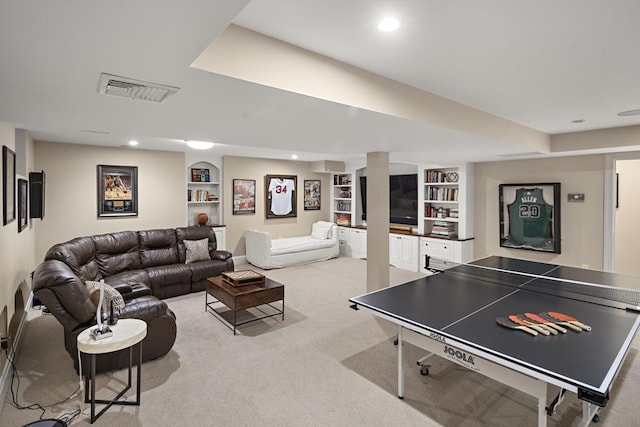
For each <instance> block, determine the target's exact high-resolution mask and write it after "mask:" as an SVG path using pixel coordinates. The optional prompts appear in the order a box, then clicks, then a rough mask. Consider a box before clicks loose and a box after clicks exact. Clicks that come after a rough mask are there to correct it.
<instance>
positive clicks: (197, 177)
mask: <svg viewBox="0 0 640 427" xmlns="http://www.w3.org/2000/svg"><path fill="white" fill-rule="evenodd" d="M191 182H211V177H210V176H209V169H206V168H191Z"/></svg>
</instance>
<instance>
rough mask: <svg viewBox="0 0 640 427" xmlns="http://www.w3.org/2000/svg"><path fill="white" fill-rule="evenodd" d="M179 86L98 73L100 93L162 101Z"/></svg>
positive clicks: (176, 90)
mask: <svg viewBox="0 0 640 427" xmlns="http://www.w3.org/2000/svg"><path fill="white" fill-rule="evenodd" d="M179 90H180V88H178V87H173V86H166V85H161V84H157V83H151V82H144V81H142V80H135V79H130V78H128V77H121V76H114V75H111V74H105V73H102V74H100V81H99V82H98V93H99V94H101V95H112V96H122V97H124V98H130V99H139V100H141V101H148V102H158V103H162V102H164V101H165V100H166V99H167V98H168V97H170V96H171V95H173V94H175V93H176V92H178V91H179Z"/></svg>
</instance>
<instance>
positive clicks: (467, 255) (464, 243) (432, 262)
mask: <svg viewBox="0 0 640 427" xmlns="http://www.w3.org/2000/svg"><path fill="white" fill-rule="evenodd" d="M472 259H473V240H471V239H469V240H446V239H435V238H430V237H420V271H421V272H423V273H428V272H429V269H435V270H444V269H446V268H448V267H450V266H452V265H454V264H461V263H465V262H469V261H472Z"/></svg>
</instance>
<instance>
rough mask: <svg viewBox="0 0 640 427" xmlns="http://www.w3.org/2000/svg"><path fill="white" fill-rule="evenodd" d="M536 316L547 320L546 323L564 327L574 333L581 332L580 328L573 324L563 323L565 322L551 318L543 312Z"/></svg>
mask: <svg viewBox="0 0 640 427" xmlns="http://www.w3.org/2000/svg"><path fill="white" fill-rule="evenodd" d="M538 314H539V315H540V317H543V318H545V319H547V320H548V321H550V322H553V323H557V324H559V325H564V326H566V327H567V328H569V329H571V330H573V331H576V332H582V328H580V327H578V326H576V325H574V324H573V323H571V322H565V321H562V320H559V319H556V318H554V317H551V316H549V314H548V313H547V312H545V311H543V312H542V313H538Z"/></svg>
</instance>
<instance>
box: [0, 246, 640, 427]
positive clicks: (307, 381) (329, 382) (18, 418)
mask: <svg viewBox="0 0 640 427" xmlns="http://www.w3.org/2000/svg"><path fill="white" fill-rule="evenodd" d="M243 268H253V267H250V266H238V267H237V269H243ZM267 275H268V276H269V277H271V278H273V279H275V280H278V281H281V282H282V283H284V284H285V307H286V308H285V320H284V322H282V321H280V320H279V318H274V319H268V320H264V321H259V322H256V323H253V324H249V325H245V326H242V327H241V328H240V331H241V333H242V335H237V336H233V335H232V332H231V331H230V330H229V329H228V328H227V327H226V326H224V325H223V324H222V323H221V322H220V321H219V320H218V319H216V318H215V317H214V316H212V315H211V314H209V313H207V312H205V311H204V293H202V292H201V293H198V294H191V295H185V296H181V297H176V298H172V299H170V300H167V302H168V304H169V305H170V307H171V308H172V309H173V310H174V311H175V313H176V316H177V319H178V338H177V342H176V344H175V346H174V348H173V350H172V351H171V352H169V353H168V354H167V355H166V356H164V357H162V358H160V359H158V360H155V361H152V362H148V363H145V364H144V365H143V371H142V405H141V406H140V407H134V406H114V407H112V408H111V409H109V410H108V411H107V412H106V413H105V414H104V415H103V416H102V417H101V418H100V419H99V420H98V421H97V422H96V423H95V425H98V426H100V425H104V426H170V425H179V426H362V425H369V426H391V425H394V426H400V425H401V426H436V425H444V426H509V427H511V426H535V425H536V422H537V418H536V417H537V415H536V402H535V401H534V399H533V398H530V397H529V396H527V395H525V394H523V393H520V392H518V391H516V390H513V389H511V388H509V387H507V386H504V385H502V384H500V383H497V382H495V381H493V380H490V379H487V378H485V377H483V376H481V375H478V374H475V373H472V372H470V371H468V370H466V369H464V368H461V367H459V366H457V365H455V364H452V363H450V362H447V361H445V360H443V359H439V358H433V359H432V360H431V361H430V363H431V365H432V367H431V369H430V375H429V376H421V375H420V374H419V371H418V367H417V365H416V360H417V359H418V358H419V357H421V356H422V355H423V354H424V352H423V351H421V350H420V349H418V348H417V347H415V346H413V345H411V344H408V343H407V344H405V369H406V371H405V372H406V373H405V398H404V400H400V399H398V398H397V397H396V392H397V388H396V387H397V383H396V381H397V379H396V347H395V346H394V345H393V335H394V330H395V329H394V328H392V327H389V325H387V324H384V323H381V322H382V321H377V320H375V319H374V318H372V316H371V315H369V314H367V313H365V312H363V311H354V310H352V309H350V308H349V304H348V299H349V298H350V297H352V296H356V295H360V294H362V293H365V283H364V281H365V275H366V264H365V262H364V261H362V260H358V259H352V258H338V259H335V260H331V261H327V262H321V263H315V264H309V265H304V266H298V267H293V268H287V269H280V270H272V271H269V272H267ZM419 276H420V275H419V274H418V273H412V272H408V271H404V270H398V269H392V271H391V281H392V283H399V282H402V281H406V280H410V279H413V278H416V277H419ZM30 318H31V319H30V321H29V322H28V323H27V325H26V328H25V330H24V336H23V340H22V345H21V348H20V351H19V356H18V360H17V365H18V369H19V374H20V378H21V382H20V392H19V395H18V399H19V402H20V403H21V404H22V405H25V406H26V405H28V404H31V403H36V402H37V403H40V404H48V403H53V402H57V401H60V400H62V399H64V398H65V397H67V396H69V395H71V393H72V392H73V391H74V390H75V389H76V387H77V385H78V381H79V379H78V377H77V376H76V375H75V373H74V371H73V368H72V363H71V359H70V358H69V357H68V356H67V354H66V352H65V351H64V348H63V338H62V328H61V326H60V325H59V324H58V322H57V321H56V320H55V319H54V318H53V317H52V316H50V315H40V314H39V312H34V313H33V314H32V315H31V316H30ZM638 348H639V339H638V338H636V340H635V341H634V343H633V348H632V349H631V351H630V354H629V356H628V357H627V360H626V362H625V364H624V366H623V369H622V371H621V373H620V376H619V378H618V380H617V382H616V383H615V386H614V389H613V391H612V393H611V397H612V400H611V401H610V402H609V404H608V405H607V407H606V408H605V409H604V411H602V414H601V419H602V420H601V422H600V424H599V425H600V426H609V427H610V426H621V425H626V426H634V425H635V426H637V425H640V415H639V413H638V406H637V404H638V397H637V396H638V395H639V391H640V374H639V373H640V369H638V367H639V365H640V358H639V357H637V353H638ZM124 373H125V372H124V371H121V372H117V373H115V374H105V375H100V376H99V381H98V394H99V396H100V397H102V398H108V397H111V396H112V394H113V393H114V392H115V390H116V389H118V388H120V387H121V383H120V381H122V380H123V379H124V378H125V375H124ZM552 392H553V393H555V392H556V390H554V389H553V388H552V387H550V392H549V399H551V397H552ZM129 396H130V397H133V394H130V395H129ZM10 398H11V394H8V400H7V401H6V402H5V403H4V408H3V411H2V413H1V414H0V425H2V426H22V425H24V424H26V423H28V422H31V421H34V420H36V419H37V418H38V417H39V416H40V412H39V411H29V410H18V409H16V408H15V407H13V405H12V404H11V403H10V402H9V400H10ZM79 407H80V408H83V411H84V412H83V414H82V415H81V416H80V417H79V418H76V419H75V420H74V422H73V425H88V424H89V423H88V415H87V414H88V406H86V405H84V404H82V403H81V401H80V399H79V398H75V399H73V400H71V401H66V402H64V403H62V404H58V405H55V406H53V407H51V408H49V409H48V410H47V413H46V415H45V418H46V417H57V416H59V415H61V414H63V413H67V412H70V411H73V410H74V409H77V408H79ZM580 411H581V406H580V402H579V401H578V400H577V398H575V396H573V395H569V397H568V398H567V399H565V401H564V402H563V404H562V405H561V407H560V409H559V411H558V413H557V414H556V415H554V416H553V417H550V418H548V421H549V425H550V426H571V425H575V424H576V423H577V421H578V417H579V414H580Z"/></svg>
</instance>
